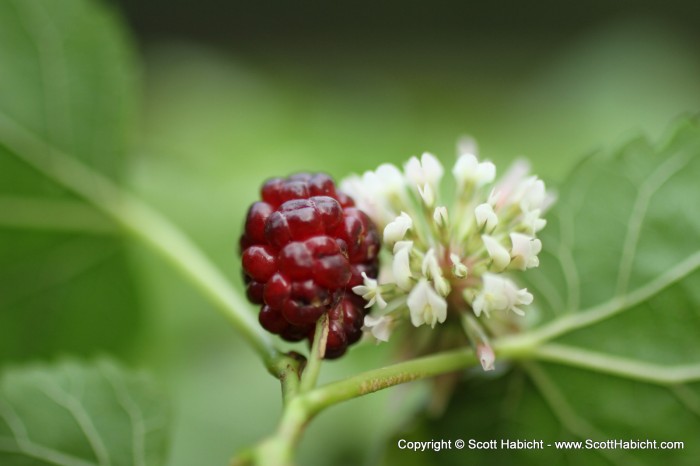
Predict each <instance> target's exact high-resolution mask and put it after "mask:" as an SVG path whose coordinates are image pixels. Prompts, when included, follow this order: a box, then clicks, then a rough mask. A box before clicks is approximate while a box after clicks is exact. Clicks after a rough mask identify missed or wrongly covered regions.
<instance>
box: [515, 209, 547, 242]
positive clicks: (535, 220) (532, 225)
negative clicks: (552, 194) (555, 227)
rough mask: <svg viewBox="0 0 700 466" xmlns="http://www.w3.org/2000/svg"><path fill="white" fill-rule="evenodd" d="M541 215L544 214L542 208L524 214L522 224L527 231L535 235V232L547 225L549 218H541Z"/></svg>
mask: <svg viewBox="0 0 700 466" xmlns="http://www.w3.org/2000/svg"><path fill="white" fill-rule="evenodd" d="M540 215H542V211H541V210H540V209H534V210H531V211H529V212H526V213H525V214H524V215H523V219H522V222H521V223H520V224H521V225H522V226H523V227H524V228H525V231H526V232H527V233H528V234H530V235H533V236H534V235H535V233H537V232H538V231H540V230H541V229H543V228H544V227H545V226H546V225H547V220H545V219H543V218H540Z"/></svg>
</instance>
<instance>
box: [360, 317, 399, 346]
mask: <svg viewBox="0 0 700 466" xmlns="http://www.w3.org/2000/svg"><path fill="white" fill-rule="evenodd" d="M393 326H394V319H393V318H392V317H391V316H381V317H373V316H371V315H366V316H365V325H364V327H363V330H364V331H365V332H367V331H369V332H370V333H371V334H372V336H373V337H374V338H376V339H377V340H379V341H389V336H390V335H391V331H392V329H393Z"/></svg>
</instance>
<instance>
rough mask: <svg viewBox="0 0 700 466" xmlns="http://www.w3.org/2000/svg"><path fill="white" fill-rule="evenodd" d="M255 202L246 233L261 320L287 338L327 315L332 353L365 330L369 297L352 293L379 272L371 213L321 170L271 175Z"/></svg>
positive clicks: (248, 270)
mask: <svg viewBox="0 0 700 466" xmlns="http://www.w3.org/2000/svg"><path fill="white" fill-rule="evenodd" d="M261 197H262V201H258V202H256V203H254V204H253V205H252V206H250V209H249V210H248V216H247V218H246V222H245V231H244V233H243V235H242V236H241V239H240V248H241V256H242V261H243V271H244V272H245V281H246V293H247V296H248V299H249V300H250V301H251V302H253V303H255V304H262V308H261V310H260V316H259V320H260V324H261V325H262V326H263V328H265V329H266V330H268V331H269V332H271V333H274V334H277V335H279V336H281V337H282V338H284V339H285V340H288V341H301V340H303V339H308V340H309V341H311V340H313V335H314V329H315V326H316V322H317V321H318V319H319V318H320V317H321V316H322V315H323V314H325V313H328V317H329V331H328V341H327V344H326V358H328V359H333V358H337V357H340V356H342V355H343V354H344V353H345V352H346V351H347V347H348V345H351V344H353V343H355V342H356V341H357V340H359V339H360V337H361V336H362V323H363V320H364V316H365V309H364V305H365V304H366V303H365V301H364V300H363V299H362V298H361V297H360V296H357V295H355V294H354V293H353V292H352V287H354V286H357V285H359V284H361V283H362V272H364V273H366V274H367V276H368V277H371V278H376V276H377V271H378V254H379V247H380V242H379V241H380V236H379V233H378V232H377V229H376V227H375V226H374V224H373V223H372V221H371V220H370V219H369V217H367V215H366V214H365V213H364V212H362V211H361V210H359V209H357V208H356V207H355V204H354V202H353V200H352V199H351V198H350V197H349V196H348V195H346V194H344V193H342V192H340V191H336V188H335V184H334V183H333V180H332V179H331V178H330V177H329V176H328V175H326V174H323V173H298V174H295V175H292V176H290V177H288V178H273V179H270V180H268V181H267V182H265V184H264V185H263V187H262V189H261Z"/></svg>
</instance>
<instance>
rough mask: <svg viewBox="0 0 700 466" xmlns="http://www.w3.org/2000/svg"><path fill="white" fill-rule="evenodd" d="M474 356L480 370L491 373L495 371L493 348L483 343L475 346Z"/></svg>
mask: <svg viewBox="0 0 700 466" xmlns="http://www.w3.org/2000/svg"><path fill="white" fill-rule="evenodd" d="M476 356H477V357H478V358H479V362H480V363H481V368H482V369H484V370H485V371H492V370H494V369H495V367H494V362H496V355H495V354H494V352H493V348H491V347H490V346H489V345H486V344H483V343H481V344H479V345H477V346H476Z"/></svg>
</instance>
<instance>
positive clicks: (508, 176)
mask: <svg viewBox="0 0 700 466" xmlns="http://www.w3.org/2000/svg"><path fill="white" fill-rule="evenodd" d="M529 171H530V164H529V163H528V162H527V161H526V160H522V159H519V160H516V161H515V162H514V163H513V164H512V165H511V166H510V168H508V171H506V173H505V174H504V175H503V177H502V178H501V179H500V180H499V181H498V183H496V186H494V188H493V190H492V191H491V195H490V196H489V204H491V205H492V206H494V207H495V208H496V210H498V209H500V208H501V207H503V206H504V205H505V204H507V203H518V202H520V199H519V198H518V199H515V198H516V197H517V196H516V193H517V192H518V191H522V189H521V186H522V183H523V181H524V178H525V176H527V174H528V172H529Z"/></svg>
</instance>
